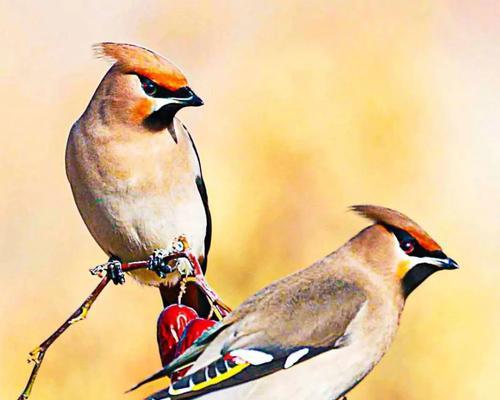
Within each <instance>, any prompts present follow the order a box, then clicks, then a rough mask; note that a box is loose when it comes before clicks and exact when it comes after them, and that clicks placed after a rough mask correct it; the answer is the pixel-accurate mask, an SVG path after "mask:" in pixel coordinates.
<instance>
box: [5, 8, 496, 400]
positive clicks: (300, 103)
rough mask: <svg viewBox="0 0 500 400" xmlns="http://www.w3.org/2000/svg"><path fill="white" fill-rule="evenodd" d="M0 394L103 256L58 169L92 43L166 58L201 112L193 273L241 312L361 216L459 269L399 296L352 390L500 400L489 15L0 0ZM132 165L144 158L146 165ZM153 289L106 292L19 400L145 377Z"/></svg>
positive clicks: (101, 66)
mask: <svg viewBox="0 0 500 400" xmlns="http://www.w3.org/2000/svg"><path fill="white" fill-rule="evenodd" d="M0 35H1V39H0V40H1V42H0V44H1V48H2V57H1V62H0V82H1V94H0V105H1V110H2V111H1V126H2V135H1V137H0V160H1V161H0V162H1V164H0V179H1V188H2V189H1V193H2V196H1V199H0V221H1V229H0V234H1V240H0V246H1V247H0V248H1V251H0V254H1V259H2V275H1V278H0V316H1V322H0V397H1V398H2V399H13V398H16V397H17V395H18V394H19V393H20V391H21V389H22V388H23V386H24V384H25V381H26V379H27V377H28V374H29V372H30V367H29V366H28V365H27V364H26V356H27V353H28V351H29V350H31V349H32V348H33V347H34V346H35V345H36V344H38V343H39V342H40V341H41V340H42V339H44V338H45V337H46V336H47V334H48V333H49V332H50V331H52V330H53V329H54V328H55V327H56V326H57V325H58V324H59V323H60V322H62V320H64V319H65V318H66V316H67V315H68V314H69V313H70V312H72V311H73V310H74V309H75V307H76V306H77V305H78V304H80V302H81V300H82V299H83V298H84V296H86V295H87V294H88V292H89V291H90V290H91V289H92V288H93V286H94V285H95V284H96V280H95V278H92V277H91V276H90V275H89V273H88V268H89V267H91V266H93V265H95V264H98V263H101V262H103V261H105V256H104V254H103V253H102V252H101V250H100V249H99V248H98V246H97V245H96V244H95V243H94V241H93V240H92V238H91V237H90V235H89V233H88V232H87V230H86V228H85V226H84V224H83V222H82V221H81V219H80V216H79V214H78V212H77V209H76V207H75V205H74V203H73V199H72V196H71V193H70V189H69V185H68V183H67V181H66V177H65V172H64V150H65V143H66V137H67V133H68V130H69V128H70V126H71V124H72V123H73V122H74V121H75V120H76V119H77V118H78V117H79V115H80V113H81V112H82V111H83V109H84V108H85V106H86V105H87V103H88V101H89V99H90V97H91V95H92V93H93V91H94V89H95V87H96V86H97V84H98V82H99V80H100V79H101V77H102V75H103V74H104V73H105V71H106V70H107V68H108V67H109V65H108V64H106V63H105V62H103V61H102V60H96V59H94V58H93V56H92V52H91V45H92V44H93V43H95V42H99V41H103V40H106V41H125V42H131V43H137V44H142V45H144V46H147V47H150V48H152V49H154V50H156V51H158V52H160V53H162V54H163V55H165V56H167V57H169V58H171V59H172V60H174V61H175V62H176V63H177V64H178V65H180V66H181V67H182V68H183V69H184V70H185V72H186V73H187V75H188V77H189V78H190V81H191V86H192V87H193V88H194V89H195V90H196V91H197V93H198V94H199V95H200V96H201V97H202V98H203V99H204V100H205V103H206V105H205V107H203V108H200V109H186V110H183V111H182V112H181V113H180V114H179V115H180V118H181V119H182V120H183V122H185V123H186V125H187V126H188V127H189V128H190V130H191V131H192V133H193V136H194V138H195V141H196V143H197V146H198V150H199V153H200V155H201V159H202V163H203V167H204V174H205V179H206V183H207V186H208V191H209V197H210V206H211V209H212V215H213V220H214V240H213V246H212V252H211V255H210V260H209V261H210V262H209V274H208V277H209V280H210V282H211V283H212V285H213V286H214V287H215V288H216V289H217V290H218V291H219V293H220V295H221V296H222V297H223V298H224V299H225V300H226V301H227V302H228V303H229V304H231V305H233V306H236V305H237V304H238V303H239V302H241V301H242V300H243V299H244V298H246V297H247V296H248V295H249V294H251V293H253V292H255V291H256V290H257V289H259V288H261V287H262V286H264V285H266V284H267V283H269V282H271V281H272V280H274V279H277V278H279V277H281V276H283V275H284V274H288V273H290V272H292V271H295V270H297V269H299V268H301V267H304V266H307V265H308V264H310V263H312V262H313V261H314V260H316V259H318V258H320V257H322V256H324V255H325V254H327V253H329V252H330V251H332V250H333V249H335V248H337V247H338V246H339V245H340V244H342V243H343V242H344V241H346V240H347V239H348V238H350V237H351V236H352V235H353V234H355V233H356V232H357V231H358V230H359V229H360V228H362V227H363V226H366V225H367V222H366V221H363V220H361V219H360V218H358V217H356V216H355V215H353V214H351V213H348V212H347V208H348V206H349V205H351V204H356V203H375V204H380V205H385V206H390V207H393V208H396V209H398V210H400V211H402V212H405V213H407V214H408V215H409V216H411V217H412V218H414V219H415V220H416V221H418V222H419V223H420V224H422V225H423V226H424V227H425V228H426V229H427V230H428V231H429V232H430V233H431V234H432V235H433V236H434V238H435V239H436V240H437V241H438V242H439V243H441V244H442V245H443V247H444V248H445V250H446V251H447V253H449V254H450V255H451V256H452V257H453V258H455V259H456V260H457V261H458V262H459V263H460V264H461V266H462V269H461V270H459V271H457V272H443V273H440V274H437V275H436V276H433V277H432V278H431V279H429V280H428V281H427V282H425V284H424V285H423V286H422V287H421V288H419V290H418V291H416V292H415V293H414V295H412V296H411V298H410V299H409V302H408V304H407V307H406V312H405V314H404V316H403V319H402V325H401V329H400V331H399V334H398V337H397V339H396V342H395V344H394V346H393V347H392V348H391V349H390V351H389V353H388V355H387V356H386V357H385V358H384V359H383V361H382V362H381V364H380V365H379V366H378V367H377V368H376V369H375V371H374V372H373V373H372V374H371V375H370V376H369V377H368V378H367V379H366V380H365V381H364V382H363V383H362V384H360V385H359V387H358V388H356V389H355V390H354V391H353V393H352V394H351V395H350V396H349V399H350V400H361V399H363V400H376V399H392V400H396V399H401V400H403V399H404V400H417V399H419V400H421V399H450V398H452V399H455V400H465V399H467V400H471V399H492V398H496V397H497V396H498V395H499V393H500V380H499V379H498V377H499V373H500V362H499V359H500V332H499V325H500V313H499V311H498V307H499V304H500V291H499V290H498V280H499V278H500V269H499V266H498V262H499V261H498V257H499V240H498V238H499V236H500V230H499V222H500V221H499V213H498V208H499V207H498V206H499V203H500V202H499V200H500V198H499V194H500V186H499V182H500V179H499V178H500V176H499V175H500V174H499V170H500V168H499V144H500V143H499V135H500V132H499V131H500V74H499V71H500V46H499V38H500V7H499V6H498V4H496V3H495V2H489V1H479V2H467V1H457V0H449V1H413V2H399V1H331V0H325V1H319V0H308V1H304V0H303V1H286V2H270V1H264V0H259V1H251V2H250V1H236V0H234V1H203V2H200V1H195V0H183V1H176V2H174V1H169V2H166V1H151V0H141V1H139V0H137V1H118V0H112V1H106V2H102V1H95V0H92V1H89V0H86V1H71V2H58V1H44V2H37V1H16V2H8V1H2V2H0ZM145 157H147V155H145ZM160 310H161V303H160V298H159V296H158V294H157V292H156V290H153V289H149V288H145V287H140V286H139V285H137V284H136V283H135V282H133V281H132V280H131V279H129V280H128V284H127V285H125V286H124V287H110V288H109V289H108V290H106V291H105V292H104V294H103V295H102V297H101V298H100V299H99V300H98V302H97V303H96V305H95V308H94V309H93V310H92V312H91V314H90V317H89V319H88V320H87V321H85V322H83V323H81V324H78V325H76V326H75V327H73V328H71V329H70V330H69V331H68V332H67V333H66V334H65V335H64V336H63V337H62V338H61V339H60V341H59V342H57V343H56V345H55V346H54V347H53V348H52V349H51V351H50V352H49V353H48V355H47V356H46V359H45V364H44V367H43V368H42V370H41V373H40V375H39V380H38V382H37V385H36V386H35V389H34V392H33V395H32V399H33V400H36V399H40V400H41V399H53V398H60V399H68V398H71V399H74V400H77V399H119V398H124V399H140V398H142V396H144V395H145V394H147V393H149V392H150V391H152V390H153V389H154V388H158V387H159V386H158V385H150V386H149V387H147V388H146V389H145V390H142V391H140V392H139V393H134V394H129V395H124V394H123V392H124V390H125V389H127V388H128V387H130V386H131V385H132V384H133V383H135V382H136V381H137V380H138V379H140V378H142V377H144V376H146V375H148V374H149V373H150V372H152V371H154V370H156V369H157V368H158V367H159V366H160V361H159V357H158V355H157V349H156V343H155V322H156V317H157V315H158V313H159V311H160Z"/></svg>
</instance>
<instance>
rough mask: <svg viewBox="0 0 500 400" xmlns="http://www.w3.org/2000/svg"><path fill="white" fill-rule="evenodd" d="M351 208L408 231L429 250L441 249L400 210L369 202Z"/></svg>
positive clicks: (363, 214)
mask: <svg viewBox="0 0 500 400" xmlns="http://www.w3.org/2000/svg"><path fill="white" fill-rule="evenodd" d="M351 209H352V210H353V211H355V212H356V213H358V214H360V215H362V216H363V217H366V218H368V219H370V220H372V221H373V222H375V223H377V224H384V225H390V226H394V227H396V228H399V229H402V230H404V231H406V232H408V233H409V234H410V235H411V236H413V237H414V238H415V239H416V240H417V241H418V242H419V243H420V245H421V246H422V247H423V248H425V249H427V250H429V251H436V250H441V246H439V245H438V244H437V243H436V242H435V241H434V239H432V238H431V237H430V236H429V234H428V233H427V232H426V231H424V230H423V229H422V228H421V227H420V226H419V225H418V224H417V223H416V222H414V221H412V220H411V219H410V218H408V217H407V216H406V215H404V214H402V213H400V212H399V211H396V210H392V209H390V208H386V207H380V206H374V205H368V204H367V205H355V206H352V207H351Z"/></svg>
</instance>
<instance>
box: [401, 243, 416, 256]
mask: <svg viewBox="0 0 500 400" xmlns="http://www.w3.org/2000/svg"><path fill="white" fill-rule="evenodd" d="M401 248H402V249H403V251H404V252H405V253H406V254H411V253H413V250H415V244H414V243H413V240H404V241H403V242H401Z"/></svg>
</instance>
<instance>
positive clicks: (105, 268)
mask: <svg viewBox="0 0 500 400" xmlns="http://www.w3.org/2000/svg"><path fill="white" fill-rule="evenodd" d="M90 273H91V274H92V275H97V276H99V277H100V278H103V277H104V276H105V275H107V276H108V277H109V279H110V280H112V281H113V283H114V284H115V285H123V284H124V283H125V273H124V272H123V269H122V263H121V261H120V260H118V259H116V258H110V259H109V261H108V262H107V263H104V264H99V265H98V266H96V267H94V268H91V269H90Z"/></svg>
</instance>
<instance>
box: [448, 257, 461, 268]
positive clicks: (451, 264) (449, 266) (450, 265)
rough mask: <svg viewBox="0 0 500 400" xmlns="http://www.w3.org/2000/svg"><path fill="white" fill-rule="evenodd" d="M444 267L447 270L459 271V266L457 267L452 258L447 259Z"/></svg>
mask: <svg viewBox="0 0 500 400" xmlns="http://www.w3.org/2000/svg"><path fill="white" fill-rule="evenodd" d="M446 267H447V268H448V269H459V268H460V266H459V265H458V263H457V262H456V261H455V260H454V259H452V258H448V261H447V263H446Z"/></svg>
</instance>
